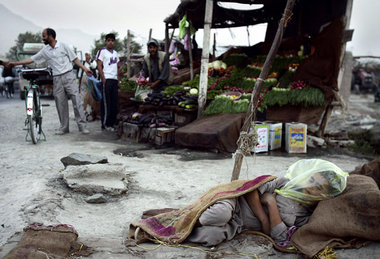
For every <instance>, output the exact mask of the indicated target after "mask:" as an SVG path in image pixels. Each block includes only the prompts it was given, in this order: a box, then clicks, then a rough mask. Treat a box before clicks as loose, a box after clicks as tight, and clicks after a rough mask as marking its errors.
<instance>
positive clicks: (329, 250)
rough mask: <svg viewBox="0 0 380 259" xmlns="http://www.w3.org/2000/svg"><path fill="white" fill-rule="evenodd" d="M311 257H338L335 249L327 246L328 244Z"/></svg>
mask: <svg viewBox="0 0 380 259" xmlns="http://www.w3.org/2000/svg"><path fill="white" fill-rule="evenodd" d="M313 258H315V259H319V258H324V259H336V258H338V257H337V256H336V251H335V250H334V249H332V248H329V247H328V246H326V247H325V249H323V250H322V251H321V252H319V253H318V254H317V255H315V256H314V257H313Z"/></svg>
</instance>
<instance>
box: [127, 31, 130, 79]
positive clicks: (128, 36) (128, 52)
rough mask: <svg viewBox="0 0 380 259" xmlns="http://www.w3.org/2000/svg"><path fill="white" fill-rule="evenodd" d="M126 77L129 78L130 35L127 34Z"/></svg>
mask: <svg viewBox="0 0 380 259" xmlns="http://www.w3.org/2000/svg"><path fill="white" fill-rule="evenodd" d="M127 76H128V78H130V77H131V33H130V31H129V30H128V34H127Z"/></svg>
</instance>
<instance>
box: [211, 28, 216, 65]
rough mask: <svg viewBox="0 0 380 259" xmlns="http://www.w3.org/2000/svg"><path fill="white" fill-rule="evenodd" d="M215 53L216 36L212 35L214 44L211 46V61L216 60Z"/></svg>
mask: <svg viewBox="0 0 380 259" xmlns="http://www.w3.org/2000/svg"><path fill="white" fill-rule="evenodd" d="M215 52H216V34H215V33H214V44H213V45H212V61H214V60H216V57H215Z"/></svg>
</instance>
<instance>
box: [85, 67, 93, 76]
mask: <svg viewBox="0 0 380 259" xmlns="http://www.w3.org/2000/svg"><path fill="white" fill-rule="evenodd" d="M86 74H87V75H88V76H92V71H91V70H90V69H88V68H87V69H86Z"/></svg>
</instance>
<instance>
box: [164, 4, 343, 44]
mask: <svg viewBox="0 0 380 259" xmlns="http://www.w3.org/2000/svg"><path fill="white" fill-rule="evenodd" d="M218 2H221V3H241V4H249V5H252V4H262V5H263V7H261V8H259V9H256V10H234V9H228V8H223V7H221V6H219V5H218ZM205 5H206V0H182V1H181V3H180V4H179V5H178V7H177V9H176V11H175V12H174V13H173V14H171V15H170V16H168V17H167V18H166V19H165V20H164V22H165V23H166V24H167V25H168V27H169V28H178V23H179V21H180V20H181V19H182V17H183V16H184V15H185V14H186V15H187V18H188V20H189V21H191V23H192V25H193V26H194V27H195V28H196V29H201V28H203V27H204V14H205ZM285 5H286V0H219V1H218V0H214V6H213V16H212V24H211V28H231V27H241V26H249V25H256V24H260V23H268V30H269V31H270V32H269V33H270V34H272V33H274V32H275V30H276V29H277V25H278V21H279V19H280V18H281V15H282V13H283V11H284V8H285ZM346 5H347V0H298V1H297V2H296V5H295V7H294V10H293V16H292V18H291V20H290V23H291V24H289V26H288V28H287V30H286V34H289V35H302V34H309V35H316V34H318V33H319V32H320V28H321V26H322V25H323V24H326V23H328V22H331V21H332V20H334V19H336V18H338V17H340V16H342V15H344V14H345V11H346ZM273 30H274V31H273ZM285 36H286V35H285Z"/></svg>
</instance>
